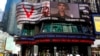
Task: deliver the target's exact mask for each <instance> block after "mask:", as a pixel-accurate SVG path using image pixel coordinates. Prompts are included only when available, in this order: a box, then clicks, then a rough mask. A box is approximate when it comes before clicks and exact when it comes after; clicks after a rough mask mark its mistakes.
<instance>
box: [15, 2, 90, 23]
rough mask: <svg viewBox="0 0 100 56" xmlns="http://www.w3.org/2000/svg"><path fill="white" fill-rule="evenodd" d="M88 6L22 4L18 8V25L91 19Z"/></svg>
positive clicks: (52, 3)
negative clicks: (44, 21)
mask: <svg viewBox="0 0 100 56" xmlns="http://www.w3.org/2000/svg"><path fill="white" fill-rule="evenodd" d="M89 13H90V10H89V5H88V4H74V3H64V2H50V1H44V2H41V3H28V2H21V3H19V4H18V5H17V6H16V18H17V22H18V23H30V22H31V23H36V22H39V21H42V20H63V21H80V19H84V20H87V19H89V18H90V16H89V15H90V14H89Z"/></svg>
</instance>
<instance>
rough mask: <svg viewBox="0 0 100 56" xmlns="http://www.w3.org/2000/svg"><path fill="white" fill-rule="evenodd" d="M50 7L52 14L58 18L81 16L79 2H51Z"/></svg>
mask: <svg viewBox="0 0 100 56" xmlns="http://www.w3.org/2000/svg"><path fill="white" fill-rule="evenodd" d="M50 9H51V10H50V16H51V17H57V18H58V20H65V19H71V18H80V16H79V8H78V4H71V3H64V2H51V3H50Z"/></svg>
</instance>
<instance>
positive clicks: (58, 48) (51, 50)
mask: <svg viewBox="0 0 100 56" xmlns="http://www.w3.org/2000/svg"><path fill="white" fill-rule="evenodd" d="M38 47H39V50H38V53H39V56H67V55H73V56H75V55H77V54H79V55H80V56H88V49H87V45H84V44H83V45H81V44H72V43H71V44H70V43H68V44H64V43H59V44H53V43H50V44H39V45H38Z"/></svg>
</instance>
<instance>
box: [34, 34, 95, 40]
mask: <svg viewBox="0 0 100 56" xmlns="http://www.w3.org/2000/svg"><path fill="white" fill-rule="evenodd" d="M34 38H68V39H91V40H94V39H95V37H94V36H91V35H81V34H79V35H74V34H39V35H36V36H34Z"/></svg>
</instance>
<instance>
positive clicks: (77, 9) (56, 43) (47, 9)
mask: <svg viewBox="0 0 100 56" xmlns="http://www.w3.org/2000/svg"><path fill="white" fill-rule="evenodd" d="M97 1H98V2H97ZM99 2H100V1H99V0H22V2H21V3H18V4H17V6H16V12H17V13H16V19H17V20H16V21H17V23H18V24H17V28H18V29H19V31H18V32H19V34H18V35H19V36H18V37H16V38H15V40H16V43H17V44H20V45H21V52H22V53H21V54H22V56H32V55H34V56H37V55H38V56H66V55H80V56H92V53H91V44H93V42H94V40H95V34H94V28H93V23H92V19H91V14H92V13H99V12H100V11H99V6H100V3H99ZM63 13H64V14H63Z"/></svg>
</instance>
